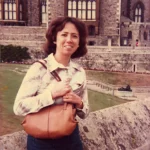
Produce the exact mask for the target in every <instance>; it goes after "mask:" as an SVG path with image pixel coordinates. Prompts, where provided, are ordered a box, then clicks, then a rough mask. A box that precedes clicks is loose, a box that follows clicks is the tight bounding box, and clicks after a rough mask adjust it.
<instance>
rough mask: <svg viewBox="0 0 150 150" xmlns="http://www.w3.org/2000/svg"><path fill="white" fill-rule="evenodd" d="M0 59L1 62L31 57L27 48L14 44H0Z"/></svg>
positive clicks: (18, 60)
mask: <svg viewBox="0 0 150 150" xmlns="http://www.w3.org/2000/svg"><path fill="white" fill-rule="evenodd" d="M0 53H1V55H0V56H1V59H0V60H1V61H3V62H13V61H14V62H21V61H23V60H26V59H31V57H30V55H29V53H28V48H27V47H21V46H14V45H0Z"/></svg>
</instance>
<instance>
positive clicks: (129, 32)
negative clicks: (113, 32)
mask: <svg viewBox="0 0 150 150" xmlns="http://www.w3.org/2000/svg"><path fill="white" fill-rule="evenodd" d="M128 39H132V31H128Z"/></svg>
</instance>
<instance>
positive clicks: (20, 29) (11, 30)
mask: <svg viewBox="0 0 150 150" xmlns="http://www.w3.org/2000/svg"><path fill="white" fill-rule="evenodd" d="M45 32H46V27H29V26H14V27H13V26H0V33H1V34H45Z"/></svg>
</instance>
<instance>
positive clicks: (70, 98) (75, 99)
mask: <svg viewBox="0 0 150 150" xmlns="http://www.w3.org/2000/svg"><path fill="white" fill-rule="evenodd" d="M63 101H64V102H70V103H73V104H75V105H76V108H80V109H82V108H83V102H82V99H81V97H79V96H78V95H77V94H75V93H74V92H73V91H71V92H69V93H67V94H66V95H65V96H63Z"/></svg>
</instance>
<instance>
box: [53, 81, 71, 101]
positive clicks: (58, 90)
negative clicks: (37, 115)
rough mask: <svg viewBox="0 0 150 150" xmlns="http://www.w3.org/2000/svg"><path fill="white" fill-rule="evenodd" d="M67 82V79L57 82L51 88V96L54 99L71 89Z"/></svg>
mask: <svg viewBox="0 0 150 150" xmlns="http://www.w3.org/2000/svg"><path fill="white" fill-rule="evenodd" d="M69 83H70V81H69V80H66V81H61V82H58V83H57V84H56V85H55V86H54V87H53V89H52V90H51V94H52V98H53V99H55V98H57V97H60V96H64V95H65V94H67V93H68V92H70V91H71V90H72V89H71V86H70V85H69Z"/></svg>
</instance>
